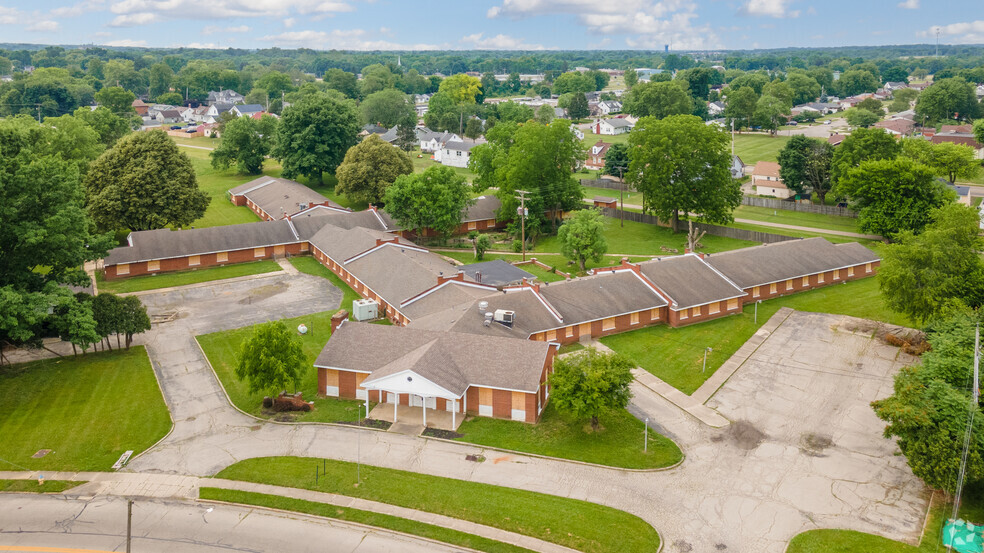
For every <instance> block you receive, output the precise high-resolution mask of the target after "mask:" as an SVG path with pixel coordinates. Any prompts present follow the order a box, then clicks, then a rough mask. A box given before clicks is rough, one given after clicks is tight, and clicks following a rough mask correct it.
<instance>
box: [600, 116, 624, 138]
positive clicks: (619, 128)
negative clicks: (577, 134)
mask: <svg viewBox="0 0 984 553" xmlns="http://www.w3.org/2000/svg"><path fill="white" fill-rule="evenodd" d="M632 126H633V125H632V123H629V122H628V121H627V120H625V119H617V118H616V119H602V120H601V121H598V123H597V124H596V125H595V133H596V134H607V135H610V136H614V135H616V134H625V133H627V132H629V131H631V130H632Z"/></svg>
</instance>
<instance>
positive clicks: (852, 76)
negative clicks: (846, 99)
mask: <svg viewBox="0 0 984 553" xmlns="http://www.w3.org/2000/svg"><path fill="white" fill-rule="evenodd" d="M835 83H836V85H837V90H838V91H839V92H840V95H841V96H855V95H857V94H863V93H865V92H874V91H876V90H878V87H879V86H880V85H881V83H879V82H878V79H877V78H875V76H874V75H873V74H871V72H870V71H865V70H863V69H855V70H851V71H845V72H844V73H842V74H841V76H840V79H838V80H837V81H835Z"/></svg>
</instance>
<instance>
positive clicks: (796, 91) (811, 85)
mask: <svg viewBox="0 0 984 553" xmlns="http://www.w3.org/2000/svg"><path fill="white" fill-rule="evenodd" d="M786 84H787V85H789V88H790V89H791V90H792V91H793V105H796V106H798V105H800V104H805V103H808V102H815V101H816V99H817V98H818V97H820V83H818V82H817V80H816V79H814V78H813V77H811V76H809V75H807V74H806V73H801V72H798V71H797V72H794V73H790V74H789V76H788V77H787V78H786Z"/></svg>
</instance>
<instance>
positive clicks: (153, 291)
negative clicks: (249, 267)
mask: <svg viewBox="0 0 984 553" xmlns="http://www.w3.org/2000/svg"><path fill="white" fill-rule="evenodd" d="M239 265H242V263H240V264H239ZM285 274H287V271H285V270H284V269H283V268H279V269H277V270H276V271H270V272H267V273H256V274H255V275H243V276H238V277H229V278H219V279H216V280H206V281H204V282H193V283H191V284H184V285H182V286H167V287H165V288H153V289H150V290H139V291H136V292H121V293H119V294H116V295H117V296H119V297H126V296H137V297H138V298H139V297H140V296H149V295H151V294H164V293H167V292H174V291H175V290H191V289H194V288H204V287H206V286H214V285H216V284H228V283H232V282H243V281H246V280H256V279H259V278H270V277H275V276H283V275H285ZM107 293H112V292H107Z"/></svg>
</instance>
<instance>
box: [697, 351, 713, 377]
mask: <svg viewBox="0 0 984 553" xmlns="http://www.w3.org/2000/svg"><path fill="white" fill-rule="evenodd" d="M712 351H714V350H713V349H712V348H711V347H706V348H704V367H703V368H702V369H701V370H700V372H704V371H706V370H707V354H708V353H710V352H712Z"/></svg>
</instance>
